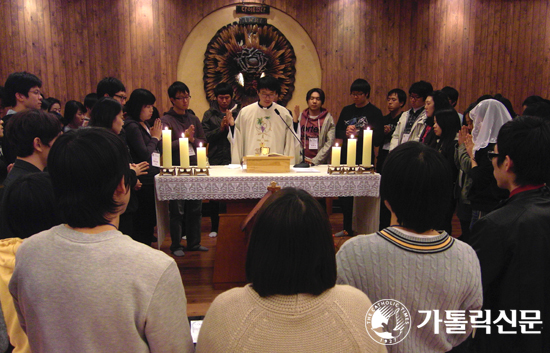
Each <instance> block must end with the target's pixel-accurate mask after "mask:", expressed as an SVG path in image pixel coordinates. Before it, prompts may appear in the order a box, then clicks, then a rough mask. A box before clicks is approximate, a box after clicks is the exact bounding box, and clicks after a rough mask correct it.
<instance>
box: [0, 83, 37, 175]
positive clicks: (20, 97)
mask: <svg viewBox="0 0 550 353" xmlns="http://www.w3.org/2000/svg"><path fill="white" fill-rule="evenodd" d="M41 87H42V81H41V80H40V79H39V78H38V77H37V76H35V75H33V74H31V73H28V72H14V73H12V74H10V75H9V76H8V79H7V80H6V83H5V84H4V105H5V106H7V107H11V108H10V109H9V110H8V111H7V113H6V116H4V117H3V118H2V120H3V121H4V127H6V126H7V124H8V121H9V120H10V119H11V117H12V116H13V115H14V114H15V113H19V112H21V111H23V110H25V109H40V106H41V105H42V99H43V97H42V93H41V92H40V88H41ZM4 141H5V139H4V140H3V141H2V153H3V154H4V157H5V160H6V165H9V164H11V163H13V162H14V161H15V158H16V157H17V155H16V153H15V152H14V151H13V148H12V146H10V144H9V143H5V142H4Z"/></svg>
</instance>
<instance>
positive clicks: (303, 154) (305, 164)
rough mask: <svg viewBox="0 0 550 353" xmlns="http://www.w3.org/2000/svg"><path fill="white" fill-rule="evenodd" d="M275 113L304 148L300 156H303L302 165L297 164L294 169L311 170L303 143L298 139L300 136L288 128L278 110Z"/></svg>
mask: <svg viewBox="0 0 550 353" xmlns="http://www.w3.org/2000/svg"><path fill="white" fill-rule="evenodd" d="M275 113H276V114H277V115H278V116H279V118H281V120H282V121H283V123H284V124H285V126H286V128H287V129H289V130H290V132H291V133H292V136H294V138H296V140H298V143H299V144H300V147H301V148H302V150H301V151H300V154H301V155H302V162H301V163H298V164H295V165H294V168H309V163H308V162H306V160H305V159H306V154H305V152H304V144H303V143H302V141H301V140H300V139H299V138H298V136H296V134H295V133H294V131H293V130H292V129H291V128H290V126H288V124H287V123H286V121H285V119H283V117H282V116H281V114H280V113H279V111H278V110H277V108H275Z"/></svg>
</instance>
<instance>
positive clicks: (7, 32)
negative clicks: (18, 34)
mask: <svg viewBox="0 0 550 353" xmlns="http://www.w3.org/2000/svg"><path fill="white" fill-rule="evenodd" d="M0 10H1V11H2V13H3V14H4V16H5V18H6V19H8V20H10V21H9V22H8V23H6V25H5V26H0V36H2V37H1V38H3V40H2V42H1V43H0V50H2V53H3V55H0V65H2V66H1V67H0V86H4V83H5V82H6V79H7V78H8V75H9V72H8V71H10V68H11V67H13V60H14V56H15V49H14V46H13V34H12V32H13V31H12V26H11V20H12V19H13V16H12V13H11V6H10V2H8V1H2V2H0Z"/></svg>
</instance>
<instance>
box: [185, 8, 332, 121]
mask: <svg viewBox="0 0 550 353" xmlns="http://www.w3.org/2000/svg"><path fill="white" fill-rule="evenodd" d="M240 17H242V15H237V14H236V11H235V6H227V7H224V8H221V9H219V10H216V11H214V12H212V13H211V14H209V15H208V16H206V17H205V18H203V19H202V20H201V21H200V22H199V23H198V24H197V25H196V26H195V28H193V30H192V31H191V33H190V34H189V36H188V37H187V39H186V41H185V43H184V45H183V48H182V50H181V53H180V56H179V60H178V68H177V79H178V80H179V81H183V82H185V83H186V84H187V85H188V86H189V89H190V90H191V95H192V96H193V99H192V101H191V104H190V108H191V109H193V110H194V111H195V113H196V114H197V116H198V117H199V118H201V119H202V116H203V114H204V112H205V111H206V110H208V109H209V102H208V100H207V97H206V92H205V88H204V80H203V67H204V59H205V55H204V54H205V51H206V48H207V46H208V43H209V42H210V41H211V40H212V38H213V37H214V36H215V35H216V33H217V32H218V30H219V29H220V28H222V27H224V26H226V25H229V24H231V23H233V22H238V21H239V18H240ZM261 17H265V18H267V21H268V24H270V25H272V26H274V27H276V28H277V29H278V30H279V31H280V32H281V33H283V34H284V36H285V37H286V39H287V40H288V41H289V43H290V44H291V45H292V48H293V51H294V54H295V56H296V62H295V68H296V71H295V80H294V91H293V92H292V98H291V99H290V100H289V102H288V104H287V108H289V110H292V109H293V107H294V106H295V105H297V104H298V105H300V107H301V108H302V109H304V108H305V107H306V102H305V97H306V93H307V91H308V90H309V89H311V88H313V87H321V79H322V70H321V63H320V60H319V56H318V55H317V50H316V49H315V46H314V45H313V42H312V41H311V38H310V37H309V35H308V34H307V32H306V31H305V30H304V29H303V27H302V26H301V25H300V24H299V23H298V22H296V21H295V20H294V19H293V18H292V17H290V16H288V15H287V14H285V13H284V12H282V11H279V10H277V9H274V8H271V13H270V14H269V15H265V16H261Z"/></svg>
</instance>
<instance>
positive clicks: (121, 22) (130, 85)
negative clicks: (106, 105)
mask: <svg viewBox="0 0 550 353" xmlns="http://www.w3.org/2000/svg"><path fill="white" fill-rule="evenodd" d="M134 3H135V2H134V1H121V2H120V6H118V21H117V22H118V26H119V30H118V32H117V35H118V37H119V39H120V49H119V55H120V57H119V60H118V63H117V64H116V69H117V71H118V75H115V76H117V77H118V78H120V79H121V80H122V82H123V83H124V86H125V87H126V93H127V94H129V93H131V92H132V90H133V89H134V87H135V83H134V80H135V74H136V71H137V72H139V68H138V67H137V65H136V67H133V60H135V58H134V57H133V56H132V54H133V51H134V50H133V48H132V31H131V28H132V27H133V26H135V21H134V20H135V17H134V12H132V10H133V7H134V6H133V5H134ZM136 69H137V70H136Z"/></svg>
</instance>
